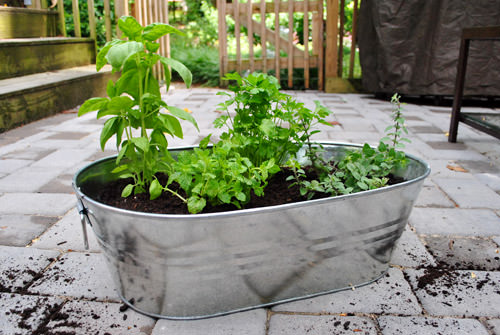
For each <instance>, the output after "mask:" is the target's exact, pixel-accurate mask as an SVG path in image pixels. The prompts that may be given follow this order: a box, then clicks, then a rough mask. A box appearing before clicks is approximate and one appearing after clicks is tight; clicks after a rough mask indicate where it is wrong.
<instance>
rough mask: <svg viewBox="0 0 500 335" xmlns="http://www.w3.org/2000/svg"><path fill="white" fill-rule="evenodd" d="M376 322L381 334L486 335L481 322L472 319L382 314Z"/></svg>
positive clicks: (486, 332)
mask: <svg viewBox="0 0 500 335" xmlns="http://www.w3.org/2000/svg"><path fill="white" fill-rule="evenodd" d="M378 322H379V325H380V329H381V330H382V334H383V335H399V334H405V335H420V334H436V335H437V334H440V335H470V334H474V335H488V331H487V330H486V329H485V327H484V326H483V325H482V324H481V322H479V321H478V320H473V319H453V318H444V319H438V318H428V317H397V316H382V317H380V318H378Z"/></svg>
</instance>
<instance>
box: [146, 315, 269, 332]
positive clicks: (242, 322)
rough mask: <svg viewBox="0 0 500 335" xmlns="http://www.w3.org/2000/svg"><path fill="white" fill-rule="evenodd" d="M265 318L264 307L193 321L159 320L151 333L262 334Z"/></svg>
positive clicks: (264, 330)
mask: <svg viewBox="0 0 500 335" xmlns="http://www.w3.org/2000/svg"><path fill="white" fill-rule="evenodd" d="M266 320H267V312H266V310H264V309H256V310H252V311H248V312H241V313H235V314H230V315H226V316H220V317H216V318H209V319H202V320H193V321H185V320H183V321H176V320H160V321H158V323H157V324H156V326H155V328H154V329H153V334H152V335H170V334H176V335H218V334H241V335H264V334H266Z"/></svg>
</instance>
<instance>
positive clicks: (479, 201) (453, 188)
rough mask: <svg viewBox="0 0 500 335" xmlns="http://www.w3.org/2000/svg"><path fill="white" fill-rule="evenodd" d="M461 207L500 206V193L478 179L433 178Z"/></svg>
mask: <svg viewBox="0 0 500 335" xmlns="http://www.w3.org/2000/svg"><path fill="white" fill-rule="evenodd" d="M433 181H434V182H435V183H436V184H437V185H438V186H439V187H440V188H441V189H442V190H443V191H444V192H446V194H448V196H449V197H450V198H452V199H453V201H454V202H455V203H456V204H457V205H458V206H460V207H461V208H498V207H500V195H498V194H496V193H495V192H494V191H493V190H491V189H490V188H488V187H487V186H485V185H484V184H482V183H480V182H479V181H476V180H463V179H451V178H433Z"/></svg>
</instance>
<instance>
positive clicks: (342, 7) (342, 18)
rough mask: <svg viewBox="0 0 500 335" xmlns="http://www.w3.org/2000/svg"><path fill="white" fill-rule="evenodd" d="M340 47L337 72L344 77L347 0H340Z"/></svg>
mask: <svg viewBox="0 0 500 335" xmlns="http://www.w3.org/2000/svg"><path fill="white" fill-rule="evenodd" d="M339 18H340V22H339V49H338V54H339V55H338V62H339V63H338V68H337V73H338V76H339V77H340V78H342V72H343V69H344V22H345V0H340V13H339Z"/></svg>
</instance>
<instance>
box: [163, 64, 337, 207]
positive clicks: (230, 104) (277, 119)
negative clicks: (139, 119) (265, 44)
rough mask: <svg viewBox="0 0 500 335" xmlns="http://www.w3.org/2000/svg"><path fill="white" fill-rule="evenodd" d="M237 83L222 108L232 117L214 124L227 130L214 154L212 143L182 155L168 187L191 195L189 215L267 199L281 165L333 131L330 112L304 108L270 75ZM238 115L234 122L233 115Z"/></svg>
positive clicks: (237, 78) (230, 77) (232, 76)
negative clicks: (323, 131) (319, 132)
mask: <svg viewBox="0 0 500 335" xmlns="http://www.w3.org/2000/svg"><path fill="white" fill-rule="evenodd" d="M225 79H226V80H234V81H235V82H236V85H233V86H231V87H230V90H231V91H233V93H234V94H233V95H231V94H228V93H222V94H225V95H228V97H229V98H228V100H227V101H226V102H224V103H222V104H221V105H220V107H221V108H222V109H223V110H225V111H227V115H224V116H221V117H219V118H218V119H217V120H216V121H215V126H216V127H223V126H225V127H227V130H226V132H224V133H223V134H222V135H221V139H220V141H219V142H218V143H216V144H215V145H214V146H213V148H207V143H208V141H209V138H206V139H205V140H204V141H202V143H201V144H200V149H194V150H193V151H188V152H183V153H181V154H180V155H179V157H178V160H177V162H174V163H173V164H172V168H173V170H174V172H173V174H171V175H170V180H169V184H170V183H172V182H174V181H175V182H177V183H178V184H179V185H180V187H181V188H182V189H183V190H184V191H185V192H186V194H187V204H188V209H189V211H190V212H191V213H198V212H200V211H201V210H203V208H204V207H205V206H206V205H207V203H208V204H211V205H213V206H214V205H220V204H232V205H234V206H236V207H237V208H241V207H242V206H243V205H244V204H245V203H247V202H248V201H249V200H250V197H251V196H252V195H255V196H262V195H263V194H264V188H265V186H266V185H267V183H268V180H269V178H270V177H271V176H272V175H274V174H275V173H276V172H278V171H279V170H280V167H279V165H282V164H283V163H284V162H285V159H286V158H287V157H288V156H290V155H295V154H296V153H297V152H298V150H299V149H301V148H302V147H303V146H304V145H305V144H306V143H307V142H308V141H309V140H310V137H311V135H312V134H314V133H315V132H316V131H313V130H312V128H313V127H314V126H315V125H316V124H318V123H322V124H326V125H330V124H329V123H327V122H326V121H324V118H325V117H326V116H327V115H328V114H329V111H328V110H327V109H326V108H324V107H322V106H321V105H319V103H317V106H316V109H315V110H314V111H311V110H309V109H307V108H306V107H305V106H304V104H302V103H299V102H297V101H295V100H293V99H292V97H291V96H289V95H287V94H284V93H281V92H280V91H279V85H278V83H277V79H276V78H274V77H270V76H267V75H265V74H258V73H254V74H250V75H249V76H248V77H246V78H242V77H241V76H240V75H239V74H229V75H227V77H226V78H225ZM233 108H235V111H236V115H235V116H234V117H231V114H230V110H232V109H233Z"/></svg>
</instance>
